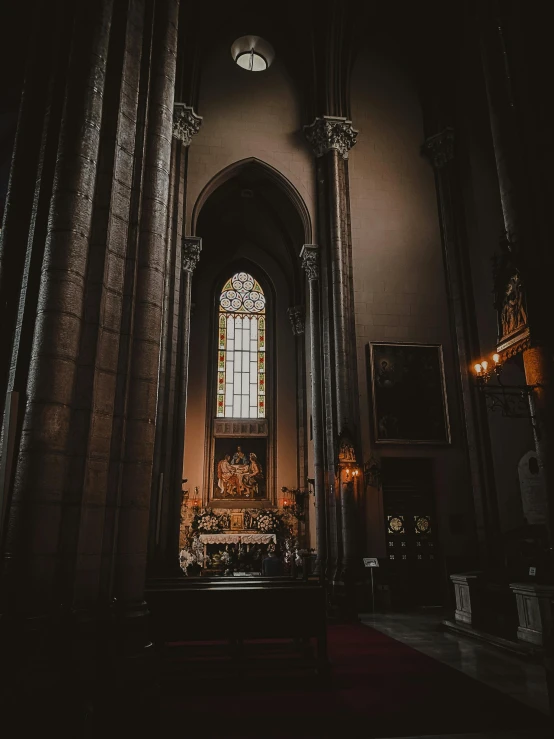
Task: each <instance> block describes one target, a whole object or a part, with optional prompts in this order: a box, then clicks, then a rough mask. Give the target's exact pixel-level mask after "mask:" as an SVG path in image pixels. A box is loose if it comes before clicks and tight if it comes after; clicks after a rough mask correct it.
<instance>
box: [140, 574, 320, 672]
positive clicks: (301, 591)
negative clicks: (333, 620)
mask: <svg viewBox="0 0 554 739" xmlns="http://www.w3.org/2000/svg"><path fill="white" fill-rule="evenodd" d="M184 580H187V582H182V581H181V580H180V579H177V582H175V581H174V580H172V579H171V578H170V579H168V580H165V581H164V580H159V581H157V582H151V583H149V584H148V586H147V590H146V601H147V603H148V607H149V610H150V638H151V639H152V641H153V642H154V644H155V645H156V646H157V648H158V649H161V648H163V647H164V646H166V645H168V644H178V643H181V644H182V643H189V644H190V643H192V642H209V643H214V642H218V641H219V642H226V643H228V644H232V645H235V646H237V645H239V646H240V645H241V644H244V643H245V642H251V641H252V640H279V639H282V640H289V641H292V640H294V641H295V642H297V643H299V642H300V643H303V644H309V642H310V640H311V639H315V644H316V652H315V666H316V667H317V669H318V670H321V671H324V670H325V668H326V666H327V628H326V609H325V591H324V589H323V588H322V587H321V586H320V585H319V584H317V583H314V584H309V583H306V582H303V581H295V580H290V579H287V578H282V579H281V578H240V579H239V578H213V579H209V578H184ZM203 580H207V582H202V581H203Z"/></svg>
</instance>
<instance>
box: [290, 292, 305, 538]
mask: <svg viewBox="0 0 554 739" xmlns="http://www.w3.org/2000/svg"><path fill="white" fill-rule="evenodd" d="M287 314H288V317H289V319H290V323H291V328H292V333H293V336H294V338H295V343H296V393H297V397H296V418H297V428H298V461H297V478H298V480H297V486H298V487H299V488H302V487H303V486H304V485H305V482H306V478H307V475H308V458H307V418H306V392H305V387H306V382H305V379H306V348H305V335H304V329H305V326H304V322H305V307H304V306H303V305H293V306H291V307H290V308H288V310H287ZM303 528H304V527H303ZM301 544H302V546H304V544H305V542H303V541H302V542H301Z"/></svg>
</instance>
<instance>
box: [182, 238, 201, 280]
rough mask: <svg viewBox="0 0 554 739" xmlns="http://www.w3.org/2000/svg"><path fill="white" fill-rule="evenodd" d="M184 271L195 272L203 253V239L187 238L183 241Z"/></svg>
mask: <svg viewBox="0 0 554 739" xmlns="http://www.w3.org/2000/svg"><path fill="white" fill-rule="evenodd" d="M182 250H183V269H184V270H186V271H187V272H191V273H192V272H194V268H195V267H196V265H197V264H198V260H199V259H200V252H201V251H202V239H201V238H200V237H198V236H186V237H185V238H184V239H183V241H182Z"/></svg>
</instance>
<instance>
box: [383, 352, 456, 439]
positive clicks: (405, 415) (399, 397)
mask: <svg viewBox="0 0 554 739" xmlns="http://www.w3.org/2000/svg"><path fill="white" fill-rule="evenodd" d="M369 346H370V351H369V364H370V383H371V395H372V398H373V419H374V432H375V441H376V442H377V443H379V444H449V443H450V424H449V420H448V406H447V401H446V388H445V382H444V365H443V357H442V347H441V346H440V344H400V343H396V344H386V343H377V342H376V343H372V344H370V345H369Z"/></svg>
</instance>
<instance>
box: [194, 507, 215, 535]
mask: <svg viewBox="0 0 554 739" xmlns="http://www.w3.org/2000/svg"><path fill="white" fill-rule="evenodd" d="M220 518H221V517H220V516H217V515H216V514H215V513H214V512H213V510H212V509H211V508H206V509H204V510H201V509H198V510H197V511H196V513H195V515H194V518H193V519H192V530H193V531H194V532H198V533H203V534H217V533H219V532H220V531H221V529H222V525H221V521H220Z"/></svg>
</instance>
